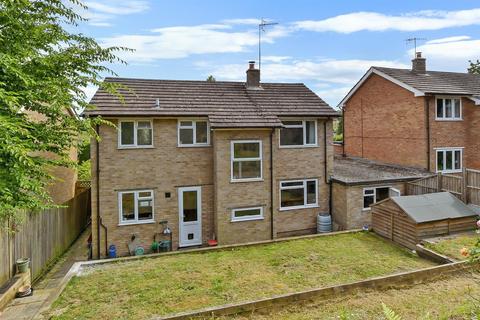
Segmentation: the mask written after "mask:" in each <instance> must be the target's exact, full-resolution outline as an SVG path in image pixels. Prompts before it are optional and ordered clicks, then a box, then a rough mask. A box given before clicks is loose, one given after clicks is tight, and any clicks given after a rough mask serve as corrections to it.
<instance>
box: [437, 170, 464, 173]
mask: <svg viewBox="0 0 480 320" xmlns="http://www.w3.org/2000/svg"><path fill="white" fill-rule="evenodd" d="M462 172H463V169H458V170H445V171H437V173H462Z"/></svg>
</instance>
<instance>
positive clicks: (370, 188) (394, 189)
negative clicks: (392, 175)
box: [362, 186, 402, 211]
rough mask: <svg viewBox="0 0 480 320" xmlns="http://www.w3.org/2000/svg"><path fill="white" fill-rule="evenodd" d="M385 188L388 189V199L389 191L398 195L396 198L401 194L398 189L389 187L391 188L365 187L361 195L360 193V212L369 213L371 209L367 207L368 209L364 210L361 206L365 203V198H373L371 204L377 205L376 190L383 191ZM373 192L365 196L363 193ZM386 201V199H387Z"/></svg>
mask: <svg viewBox="0 0 480 320" xmlns="http://www.w3.org/2000/svg"><path fill="white" fill-rule="evenodd" d="M385 188H388V197H389V198H390V197H391V193H390V192H391V191H392V190H393V191H394V192H396V193H398V196H401V195H402V193H401V192H400V190H399V189H397V188H394V187H391V186H378V187H366V188H363V193H362V211H370V210H372V208H371V207H368V208H365V207H364V206H363V204H364V203H365V196H369V197H372V196H373V203H372V205H373V204H375V203H377V189H385ZM371 190H373V194H366V193H365V192H366V191H371ZM387 199H388V198H387Z"/></svg>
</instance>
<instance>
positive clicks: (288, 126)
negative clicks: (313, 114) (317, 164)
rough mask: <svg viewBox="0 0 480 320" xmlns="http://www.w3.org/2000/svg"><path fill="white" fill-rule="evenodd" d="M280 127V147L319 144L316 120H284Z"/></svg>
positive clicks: (313, 145)
mask: <svg viewBox="0 0 480 320" xmlns="http://www.w3.org/2000/svg"><path fill="white" fill-rule="evenodd" d="M282 125H283V127H282V128H281V129H280V147H282V148H295V147H315V146H317V121H316V120H284V121H282Z"/></svg>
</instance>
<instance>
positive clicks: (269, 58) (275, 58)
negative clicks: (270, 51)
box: [262, 56, 292, 62]
mask: <svg viewBox="0 0 480 320" xmlns="http://www.w3.org/2000/svg"><path fill="white" fill-rule="evenodd" d="M291 58H292V57H290V56H262V61H264V62H282V61H285V60H289V59H291Z"/></svg>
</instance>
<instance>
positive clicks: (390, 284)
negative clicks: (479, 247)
mask: <svg viewBox="0 0 480 320" xmlns="http://www.w3.org/2000/svg"><path fill="white" fill-rule="evenodd" d="M469 268H471V265H470V264H468V263H467V262H466V261H463V262H454V263H450V264H445V265H441V266H435V267H429V268H424V269H419V270H415V271H409V272H403V273H397V274H393V275H388V276H382V277H376V278H372V279H368V280H362V281H356V282H351V283H346V284H341V285H334V286H329V287H323V288H316V289H312V290H307V291H301V292H295V293H290V294H285V295H278V296H274V297H271V298H265V299H260V300H253V301H246V302H240V303H233V304H225V305H222V306H215V307H209V308H204V309H199V310H195V311H190V312H181V313H175V314H171V315H166V316H161V317H157V318H155V319H157V320H186V319H194V318H208V319H210V318H214V317H217V316H222V315H233V314H238V313H244V312H253V311H255V310H259V309H266V308H272V307H275V308H277V307H280V306H285V305H288V304H292V303H296V302H301V301H302V302H306V301H312V300H314V299H324V300H328V299H332V298H336V297H339V296H345V295H348V294H352V293H354V292H356V291H358V290H362V289H363V290H365V289H370V290H387V289H391V288H400V287H408V286H412V285H416V284H420V283H423V282H426V281H431V280H434V279H438V278H442V277H444V276H446V275H449V274H452V273H456V272H462V271H465V270H467V269H469Z"/></svg>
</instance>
